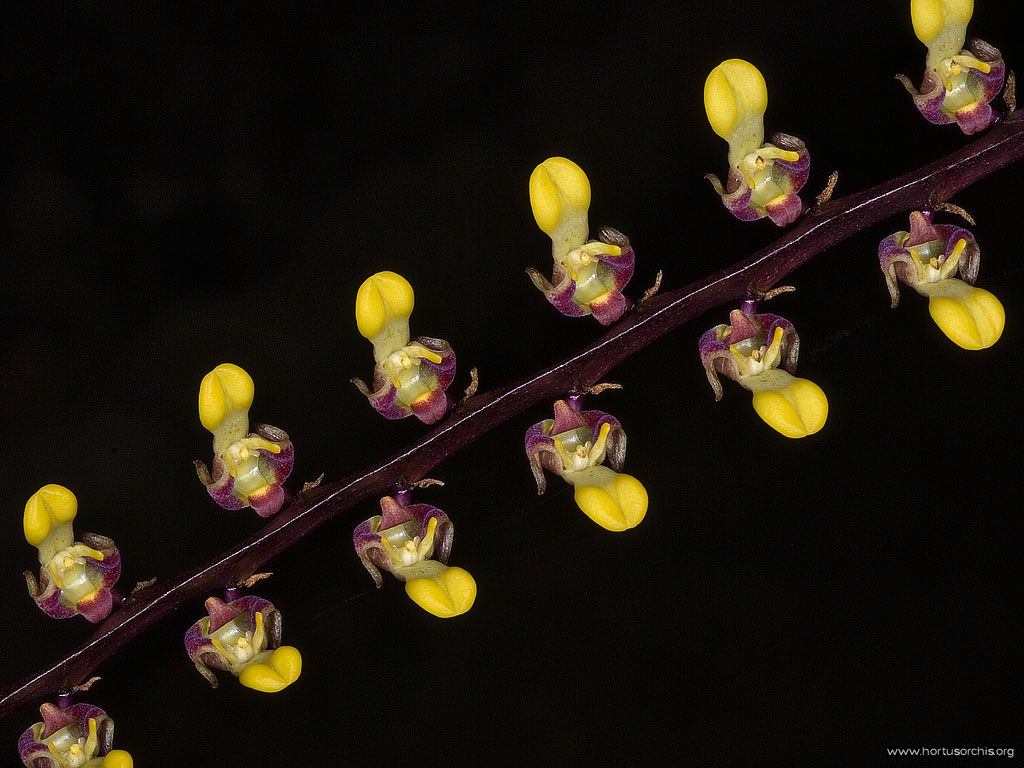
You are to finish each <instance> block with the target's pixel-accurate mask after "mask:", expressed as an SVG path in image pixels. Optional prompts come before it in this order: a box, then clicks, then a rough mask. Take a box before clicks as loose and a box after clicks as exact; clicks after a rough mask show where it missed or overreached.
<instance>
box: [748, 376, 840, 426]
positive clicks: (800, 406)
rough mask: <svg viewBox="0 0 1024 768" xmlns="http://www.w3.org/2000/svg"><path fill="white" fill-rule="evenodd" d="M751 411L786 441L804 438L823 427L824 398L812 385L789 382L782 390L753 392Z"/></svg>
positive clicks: (826, 416)
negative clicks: (784, 437) (783, 436)
mask: <svg viewBox="0 0 1024 768" xmlns="http://www.w3.org/2000/svg"><path fill="white" fill-rule="evenodd" d="M754 410H755V411H757V415H758V416H760V417H761V418H762V419H764V421H765V423H766V424H768V426H770V427H771V428H772V429H774V430H776V431H777V432H779V433H781V434H783V435H785V436H786V437H793V438H796V437H807V435H813V434H814V433H815V432H817V431H818V430H820V429H821V428H822V427H823V426H825V420H826V419H827V418H828V398H827V397H825V393H824V392H822V391H821V387H819V386H818V385H817V384H815V383H814V382H813V381H808V380H807V379H798V378H793V380H792V381H791V382H790V383H789V384H788V385H786V386H785V387H781V388H779V389H763V390H760V391H757V392H755V393H754Z"/></svg>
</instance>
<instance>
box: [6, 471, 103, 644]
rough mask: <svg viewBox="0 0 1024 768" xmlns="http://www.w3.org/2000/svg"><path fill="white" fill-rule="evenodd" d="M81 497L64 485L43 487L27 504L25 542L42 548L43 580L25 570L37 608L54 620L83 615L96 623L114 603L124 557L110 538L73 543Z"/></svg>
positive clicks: (93, 535)
mask: <svg viewBox="0 0 1024 768" xmlns="http://www.w3.org/2000/svg"><path fill="white" fill-rule="evenodd" d="M77 514H78V499H76V498H75V494H74V493H72V492H71V491H70V490H69V489H67V488H65V487H64V486H62V485H57V484H55V483H51V484H50V485H44V486H43V487H42V488H40V489H39V490H38V491H36V492H35V493H33V494H32V496H30V497H29V500H28V502H27V503H26V504H25V516H24V530H25V540H26V541H27V542H28V543H29V544H31V545H32V546H34V547H37V548H38V550H39V564H40V569H39V579H38V580H36V577H35V575H34V574H33V573H32V572H31V571H25V583H26V584H27V586H28V593H29V595H30V596H31V597H32V599H33V600H35V602H36V605H38V606H39V610H41V611H42V612H43V613H45V614H46V615H47V616H50V617H51V618H54V619H67V618H70V617H72V616H75V615H77V614H81V615H82V616H84V617H85V618H86V619H87V620H88V621H90V622H92V623H93V624H97V623H99V622H101V621H103V619H105V618H107V616H108V615H109V614H110V611H111V609H112V608H113V605H114V597H113V588H114V584H116V583H117V580H118V579H119V578H120V576H121V553H120V552H118V549H117V546H116V545H115V544H114V542H113V540H112V539H108V538H107V537H106V536H100V535H99V534H96V533H82V534H81V535H80V536H79V537H78V538H79V540H78V541H75V534H74V530H73V529H72V526H71V523H72V521H73V520H74V519H75V516H76V515H77Z"/></svg>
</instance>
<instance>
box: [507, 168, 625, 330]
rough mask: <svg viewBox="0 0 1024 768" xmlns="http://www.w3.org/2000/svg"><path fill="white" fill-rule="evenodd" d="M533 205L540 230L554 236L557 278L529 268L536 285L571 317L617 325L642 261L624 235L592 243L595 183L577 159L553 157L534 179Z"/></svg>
mask: <svg viewBox="0 0 1024 768" xmlns="http://www.w3.org/2000/svg"><path fill="white" fill-rule="evenodd" d="M530 207H531V208H532V209H533V218H534V219H536V221H537V226H538V227H540V228H541V230H542V231H543V232H545V233H546V234H547V235H548V236H549V237H550V238H551V256H552V258H553V259H554V266H553V268H552V275H551V280H548V279H547V278H546V277H544V276H543V275H542V274H541V273H540V272H538V271H537V270H535V269H527V270H526V273H527V274H528V275H529V276H530V280H532V281H533V284H534V286H536V287H537V289H538V290H539V291H541V293H543V294H544V297H545V298H546V299H547V300H548V301H549V302H550V303H551V306H553V307H554V308H555V309H557V310H558V311H559V312H561V313H562V314H563V315H565V316H566V317H583V316H584V315H593V316H594V318H595V319H596V320H597V322H599V323H601V325H611V324H612V323H614V322H615V321H616V320H618V319H619V318H620V317H622V315H623V313H625V311H626V310H627V309H628V308H629V306H630V303H629V300H628V299H626V297H625V296H624V295H623V294H622V289H623V288H625V287H626V283H628V282H629V280H630V278H631V277H633V265H634V261H635V259H636V257H635V254H634V253H633V248H632V246H631V245H630V244H629V238H627V237H626V236H625V235H624V234H622V233H621V232H618V231H616V230H614V229H612V228H611V227H602V228H601V229H600V230H599V231H598V239H597V240H588V239H587V238H588V236H589V234H590V225H589V223H588V220H587V213H588V211H589V210H590V180H589V179H588V178H587V174H585V173H584V172H583V169H582V168H580V167H579V166H578V165H576V163H574V162H573V161H572V160H569V159H567V158H564V157H549V158H548V159H547V160H545V161H544V162H543V163H541V164H540V165H538V166H537V167H536V168H535V169H534V171H533V173H532V174H531V175H530Z"/></svg>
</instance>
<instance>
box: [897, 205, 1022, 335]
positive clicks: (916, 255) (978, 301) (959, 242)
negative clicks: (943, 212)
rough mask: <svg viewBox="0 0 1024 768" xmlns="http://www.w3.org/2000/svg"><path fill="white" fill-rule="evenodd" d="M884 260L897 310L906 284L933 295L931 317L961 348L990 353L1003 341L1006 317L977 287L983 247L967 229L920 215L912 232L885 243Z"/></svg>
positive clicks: (912, 220) (912, 223)
mask: <svg viewBox="0 0 1024 768" xmlns="http://www.w3.org/2000/svg"><path fill="white" fill-rule="evenodd" d="M878 261H879V264H880V266H881V268H882V273H883V274H884V275H885V282H886V285H887V286H888V288H889V295H890V296H891V297H892V306H894V307H895V306H897V305H898V304H899V303H900V289H899V284H900V283H903V284H905V285H908V286H910V287H911V288H913V289H914V290H915V291H917V292H918V293H919V294H921V295H922V296H927V297H928V312H929V314H931V316H932V319H933V320H934V321H935V324H936V325H938V326H939V328H940V329H941V330H942V332H943V333H944V334H946V336H948V337H949V338H950V339H951V340H952V341H953V343H954V344H956V345H957V346H960V347H963V348H964V349H971V350H976V349H986V348H988V347H991V346H992V345H993V344H995V343H996V342H997V341H998V340H999V337H1000V336H1001V335H1002V333H1003V326H1004V325H1005V323H1006V313H1005V312H1004V310H1003V305H1002V304H1001V303H1000V302H999V299H997V298H996V297H995V296H993V295H992V294H991V293H989V292H988V291H986V290H984V289H983V288H975V287H974V281H975V280H976V279H977V278H978V268H979V267H980V265H981V249H980V248H979V247H978V243H977V242H976V241H975V239H974V235H972V234H971V233H970V232H969V231H967V230H966V229H964V228H963V227H960V226H956V225H953V224H933V223H932V214H931V213H930V212H922V211H914V212H913V213H912V214H910V231H909V232H897V233H895V234H893V235H890V236H889V237H887V238H885V239H884V240H883V241H882V242H881V243H880V244H879V246H878ZM958 275H959V278H958V277H957V276H958Z"/></svg>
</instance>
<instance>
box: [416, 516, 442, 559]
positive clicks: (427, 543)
mask: <svg viewBox="0 0 1024 768" xmlns="http://www.w3.org/2000/svg"><path fill="white" fill-rule="evenodd" d="M436 532H437V518H436V517H432V518H430V520H428V521H427V532H426V533H425V534H424V535H423V541H421V542H420V543H419V546H418V548H417V550H416V554H417V555H419V558H420V559H421V560H422V559H423V558H425V557H429V556H430V554H431V553H432V551H433V549H434V534H435V533H436Z"/></svg>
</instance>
